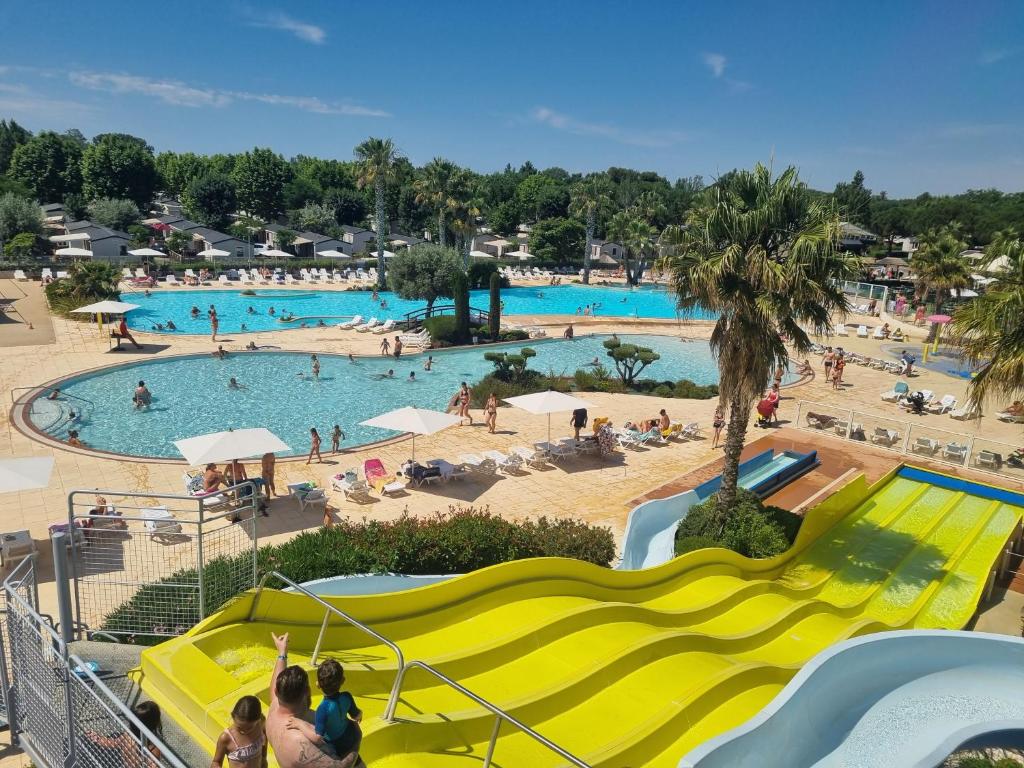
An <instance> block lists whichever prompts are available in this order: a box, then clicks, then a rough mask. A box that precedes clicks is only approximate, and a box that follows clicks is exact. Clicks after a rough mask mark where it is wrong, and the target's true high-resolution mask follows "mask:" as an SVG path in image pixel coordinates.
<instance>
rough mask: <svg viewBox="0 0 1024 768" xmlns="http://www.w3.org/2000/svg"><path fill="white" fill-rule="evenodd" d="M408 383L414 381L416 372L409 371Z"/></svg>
mask: <svg viewBox="0 0 1024 768" xmlns="http://www.w3.org/2000/svg"><path fill="white" fill-rule="evenodd" d="M409 381H416V371H409Z"/></svg>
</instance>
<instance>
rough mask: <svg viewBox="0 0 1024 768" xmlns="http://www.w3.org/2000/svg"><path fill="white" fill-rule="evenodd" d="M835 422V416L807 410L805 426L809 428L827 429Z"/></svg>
mask: <svg viewBox="0 0 1024 768" xmlns="http://www.w3.org/2000/svg"><path fill="white" fill-rule="evenodd" d="M835 423H836V417H835V416H830V415H829V414H827V413H814V412H813V411H808V412H807V426H808V427H810V428H811V429H829V428H830V427H831V426H832V425H833V424H835Z"/></svg>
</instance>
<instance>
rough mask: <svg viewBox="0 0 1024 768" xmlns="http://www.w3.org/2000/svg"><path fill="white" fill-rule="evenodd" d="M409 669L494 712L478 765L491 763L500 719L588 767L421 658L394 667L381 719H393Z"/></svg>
mask: <svg viewBox="0 0 1024 768" xmlns="http://www.w3.org/2000/svg"><path fill="white" fill-rule="evenodd" d="M410 669H422V670H423V671H424V672H426V673H427V674H430V675H433V676H434V677H436V678H437V679H438V680H440V681H441V682H442V683H444V684H445V685H447V686H448V687H449V688H452V689H454V690H456V691H458V692H459V693H461V694H462V695H463V696H465V697H466V698H467V699H470V700H471V701H473V702H475V703H476V704H477V705H478V706H481V707H483V708H484V709H486V710H487V711H488V712H490V713H491V714H492V715H494V716H495V719H494V728H492V729H491V738H490V740H489V741H488V742H487V752H486V754H485V755H484V762H483V766H482V768H490V766H491V761H492V760H493V759H494V750H495V747H496V746H497V743H498V733H499V732H500V731H501V724H502V723H503V722H505V723H508V724H509V725H512V726H514V727H516V728H518V729H519V730H520V731H522V732H523V733H525V734H526V735H527V736H529V737H530V738H531V739H533V740H534V741H536V742H538V743H539V744H542V745H543V746H544V747H546V748H547V749H549V750H551V751H552V752H554V753H555V754H556V755H558V756H559V757H561V758H563V759H564V760H568V761H569V762H570V763H572V764H573V765H575V766H578V767H579V768H590V766H589V765H588V764H587V763H585V762H583V761H582V760H580V759H579V758H578V757H576V756H575V755H573V754H572V753H571V752H567V751H566V750H564V749H562V747H560V746H558V745H557V744H555V743H554V742H553V741H551V740H550V739H548V738H546V737H544V736H542V735H541V734H539V733H537V732H536V731H535V730H533V728H531V727H530V726H528V725H526V724H525V723H523V722H521V721H519V720H517V719H516V718H514V717H512V715H510V714H509V713H508V712H506V711H505V710H503V709H501V708H500V707H499V706H497V705H496V704H492V703H491V702H489V701H487V699H485V698H483V697H481V696H477V695H476V694H475V693H473V692H472V691H471V690H469V689H468V688H465V687H463V686H461V685H459V684H458V683H457V682H455V681H454V680H452V679H451V678H450V677H448V676H447V675H446V674H444V673H443V672H440V671H438V670H436V669H434V668H433V667H432V666H430V665H429V664H427V663H426V662H422V661H410V662H409V663H408V664H406V665H405V666H403V667H402V668H401V669H400V670H399V671H398V677H397V678H396V680H395V687H394V690H392V692H391V699H390V700H389V701H388V706H387V709H386V710H385V711H384V719H385V720H387V721H389V722H394V719H395V709H396V708H397V707H398V699H399V697H400V696H401V693H402V682H403V680H405V673H406V672H408V671H409V670H410Z"/></svg>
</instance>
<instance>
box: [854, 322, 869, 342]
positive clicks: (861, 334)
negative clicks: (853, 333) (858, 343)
mask: <svg viewBox="0 0 1024 768" xmlns="http://www.w3.org/2000/svg"><path fill="white" fill-rule="evenodd" d="M857 337H858V338H861V339H866V338H867V337H868V327H867V326H866V325H858V326H857Z"/></svg>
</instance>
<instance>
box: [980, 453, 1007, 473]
mask: <svg viewBox="0 0 1024 768" xmlns="http://www.w3.org/2000/svg"><path fill="white" fill-rule="evenodd" d="M975 462H977V464H978V466H979V467H984V468H985V469H999V468H1000V467H1001V466H1002V465H1003V457H1002V455H1001V454H998V453H996V452H995V451H979V452H978V456H977V458H975Z"/></svg>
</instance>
